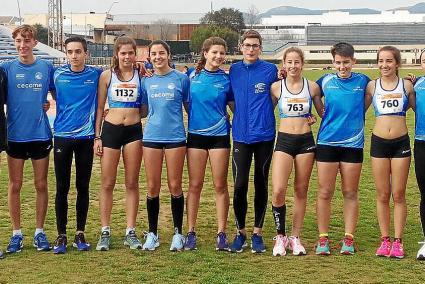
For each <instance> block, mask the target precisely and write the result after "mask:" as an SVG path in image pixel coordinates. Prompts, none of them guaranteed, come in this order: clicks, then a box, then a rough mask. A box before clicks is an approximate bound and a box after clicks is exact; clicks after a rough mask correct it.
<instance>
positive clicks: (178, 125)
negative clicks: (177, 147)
mask: <svg viewBox="0 0 425 284" xmlns="http://www.w3.org/2000/svg"><path fill="white" fill-rule="evenodd" d="M189 87H190V82H189V78H188V77H187V76H186V75H185V74H184V73H182V72H180V71H176V70H174V69H173V70H171V71H170V72H169V73H167V74H165V75H158V74H154V75H153V76H152V77H149V78H148V77H145V78H143V79H142V83H141V88H142V97H143V103H146V102H147V103H148V116H147V121H146V125H145V129H144V132H143V141H144V142H160V143H175V142H182V141H185V140H186V133H185V128H184V124H183V110H182V104H183V103H185V102H187V101H188V97H189Z"/></svg>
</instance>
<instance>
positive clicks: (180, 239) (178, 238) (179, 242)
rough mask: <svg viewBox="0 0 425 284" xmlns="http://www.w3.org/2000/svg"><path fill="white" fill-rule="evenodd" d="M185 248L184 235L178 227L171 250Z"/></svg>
mask: <svg viewBox="0 0 425 284" xmlns="http://www.w3.org/2000/svg"><path fill="white" fill-rule="evenodd" d="M183 248H184V236H183V235H182V234H179V232H178V231H177V229H176V230H175V232H174V236H173V240H172V241H171V246H170V250H171V251H181V250H183Z"/></svg>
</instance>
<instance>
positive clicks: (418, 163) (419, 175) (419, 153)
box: [414, 140, 425, 237]
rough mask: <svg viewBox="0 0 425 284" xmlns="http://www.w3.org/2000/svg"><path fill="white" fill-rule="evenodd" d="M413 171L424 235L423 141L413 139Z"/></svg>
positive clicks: (424, 183) (424, 177)
mask: <svg viewBox="0 0 425 284" xmlns="http://www.w3.org/2000/svg"><path fill="white" fill-rule="evenodd" d="M414 155H415V173H416V180H417V181H418V186H419V191H420V193H421V202H420V205H419V213H420V215H421V223H422V231H423V235H424V237H425V141H421V140H415V149H414Z"/></svg>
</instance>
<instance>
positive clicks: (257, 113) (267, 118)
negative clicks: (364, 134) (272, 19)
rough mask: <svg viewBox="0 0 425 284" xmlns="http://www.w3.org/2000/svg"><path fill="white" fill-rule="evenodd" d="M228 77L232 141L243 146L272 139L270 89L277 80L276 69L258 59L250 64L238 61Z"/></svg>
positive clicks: (272, 122)
mask: <svg viewBox="0 0 425 284" xmlns="http://www.w3.org/2000/svg"><path fill="white" fill-rule="evenodd" d="M229 76H230V82H231V87H232V92H233V95H234V99H235V112H234V115H233V121H232V134H233V140H234V141H236V142H240V143H245V144H252V143H257V142H264V141H271V140H273V139H274V137H275V132H276V122H275V117H274V111H273V109H274V107H273V102H272V99H271V96H270V87H271V85H272V84H273V83H274V82H276V81H277V80H278V78H277V67H276V66H275V65H274V64H271V63H268V62H266V61H263V60H260V59H259V60H257V61H256V62H254V63H252V64H247V63H245V62H243V61H240V62H237V63H235V64H233V65H232V66H230V71H229Z"/></svg>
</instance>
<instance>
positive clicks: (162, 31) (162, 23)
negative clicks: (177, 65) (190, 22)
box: [152, 18, 175, 40]
mask: <svg viewBox="0 0 425 284" xmlns="http://www.w3.org/2000/svg"><path fill="white" fill-rule="evenodd" d="M152 24H153V25H155V26H156V27H157V28H158V34H157V35H158V38H159V39H162V40H169V39H171V36H172V35H173V29H174V26H175V25H173V22H172V21H170V20H168V19H165V18H163V19H159V20H156V21H155V22H153V23H152Z"/></svg>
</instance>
